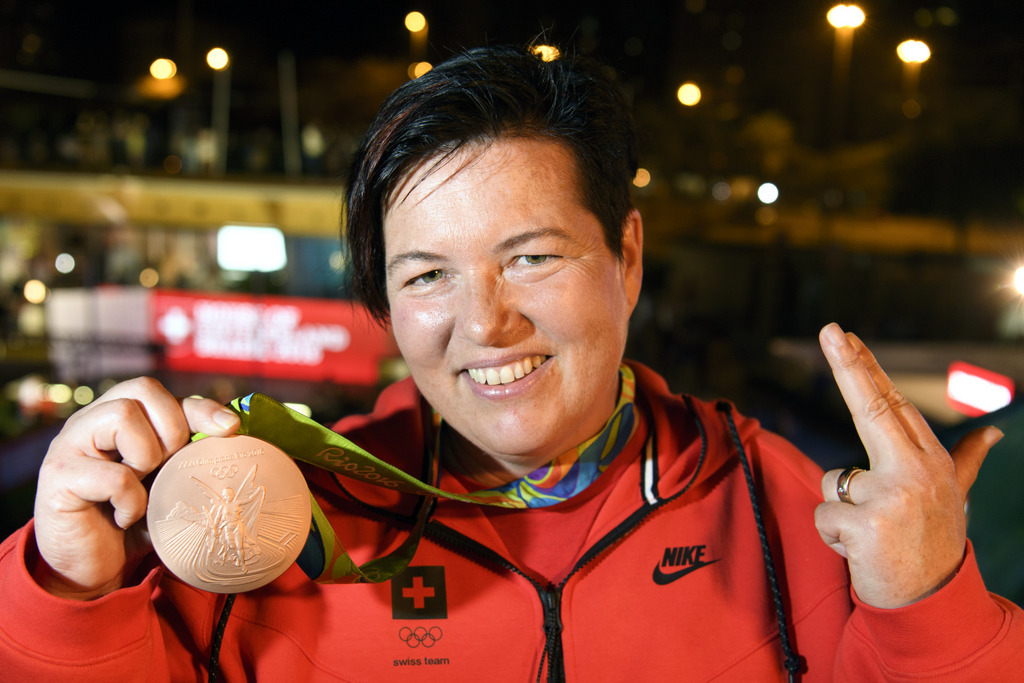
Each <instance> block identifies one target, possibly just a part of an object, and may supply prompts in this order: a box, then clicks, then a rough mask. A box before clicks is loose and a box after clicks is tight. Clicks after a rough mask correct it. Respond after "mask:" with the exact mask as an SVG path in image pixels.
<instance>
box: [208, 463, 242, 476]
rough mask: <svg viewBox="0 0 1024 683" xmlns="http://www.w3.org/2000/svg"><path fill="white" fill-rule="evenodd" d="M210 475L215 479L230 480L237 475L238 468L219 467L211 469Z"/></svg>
mask: <svg viewBox="0 0 1024 683" xmlns="http://www.w3.org/2000/svg"><path fill="white" fill-rule="evenodd" d="M210 474H212V475H213V476H214V477H216V478H217V479H230V478H231V477H233V476H235V475H236V474H238V466H237V465H221V466H220V467H214V468H213V469H211V470H210Z"/></svg>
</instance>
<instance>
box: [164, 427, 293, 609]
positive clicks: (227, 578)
mask: <svg viewBox="0 0 1024 683" xmlns="http://www.w3.org/2000/svg"><path fill="white" fill-rule="evenodd" d="M146 523H147V524H148V526H149V534H150V537H151V539H152V542H153V548H154V549H155V550H156V553H157V555H158V556H159V557H160V559H161V561H163V563H164V565H166V566H167V568H168V569H170V570H171V571H172V572H173V573H174V575H175V576H177V577H178V578H179V579H181V580H182V581H184V582H186V583H188V584H191V585H193V586H195V587H196V588H200V589H202V590H206V591H210V592H213V593H240V592H243V591H248V590H253V589H255V588H259V587H260V586H264V585H266V584H268V583H270V582H271V581H273V580H274V579H276V578H277V577H278V576H280V575H281V574H283V573H284V571H285V570H286V569H288V567H289V566H291V564H292V563H293V562H295V559H296V558H297V557H298V556H299V553H300V552H301V551H302V547H303V545H305V543H306V536H307V535H308V534H309V524H310V501H309V489H308V488H307V486H306V480H305V479H304V478H303V476H302V473H301V472H300V471H299V468H298V467H297V466H296V465H295V463H294V462H293V461H292V459H291V458H289V457H288V456H287V455H286V454H285V453H284V451H282V450H281V449H279V448H277V447H276V446H273V445H272V444H269V443H267V442H266V441H263V440H261V439H257V438H254V437H251V436H230V437H225V438H219V437H207V438H204V439H200V440H199V441H196V442H194V443H192V444H189V445H188V446H185V447H184V448H182V449H181V450H180V451H178V452H177V453H175V454H174V455H172V456H171V457H170V458H169V459H168V460H167V462H165V463H164V464H163V467H162V468H161V469H160V471H159V472H158V473H157V476H156V479H155V480H154V481H153V486H152V488H151V489H150V492H149V508H148V510H147V513H146Z"/></svg>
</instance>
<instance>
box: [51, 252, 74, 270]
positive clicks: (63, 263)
mask: <svg viewBox="0 0 1024 683" xmlns="http://www.w3.org/2000/svg"><path fill="white" fill-rule="evenodd" d="M53 267H54V268H56V269H57V272H58V273H64V274H65V275H67V274H68V273H70V272H71V271H73V270H74V269H75V257H74V256H72V255H71V254H67V253H64V254H59V255H58V256H57V259H56V260H55V261H54V262H53Z"/></svg>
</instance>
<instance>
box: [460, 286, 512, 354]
mask: <svg viewBox="0 0 1024 683" xmlns="http://www.w3.org/2000/svg"><path fill="white" fill-rule="evenodd" d="M467 285H468V286H466V287H464V288H463V291H462V296H461V300H460V306H459V308H460V310H459V312H458V321H459V322H458V325H459V328H460V330H461V332H462V336H463V337H465V338H466V339H468V340H469V341H471V342H472V343H473V344H475V345H477V346H489V347H499V348H500V347H504V346H511V345H513V344H515V343H516V342H518V341H519V340H520V339H521V338H522V337H523V335H524V330H525V326H526V325H527V322H526V319H525V318H524V317H523V315H522V313H521V312H520V310H519V305H518V298H517V296H516V293H515V292H514V291H513V288H512V287H510V286H509V285H508V283H505V282H503V281H502V280H500V279H499V280H498V281H485V280H483V279H474V281H473V282H471V283H467Z"/></svg>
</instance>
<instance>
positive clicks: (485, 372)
mask: <svg viewBox="0 0 1024 683" xmlns="http://www.w3.org/2000/svg"><path fill="white" fill-rule="evenodd" d="M546 360H547V356H527V357H526V358H524V359H522V360H519V361H516V362H515V363H509V364H508V365H503V366H501V367H500V368H470V369H469V370H468V371H467V372H468V373H469V376H470V378H472V380H473V381H474V382H476V383H477V384H489V385H490V386H495V385H498V384H511V383H512V382H515V381H516V380H517V379H522V378H523V377H526V376H527V375H529V374H530V373H531V372H533V371H534V370H535V369H536V368H539V367H540V365H541V363H543V362H544V361H546Z"/></svg>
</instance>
